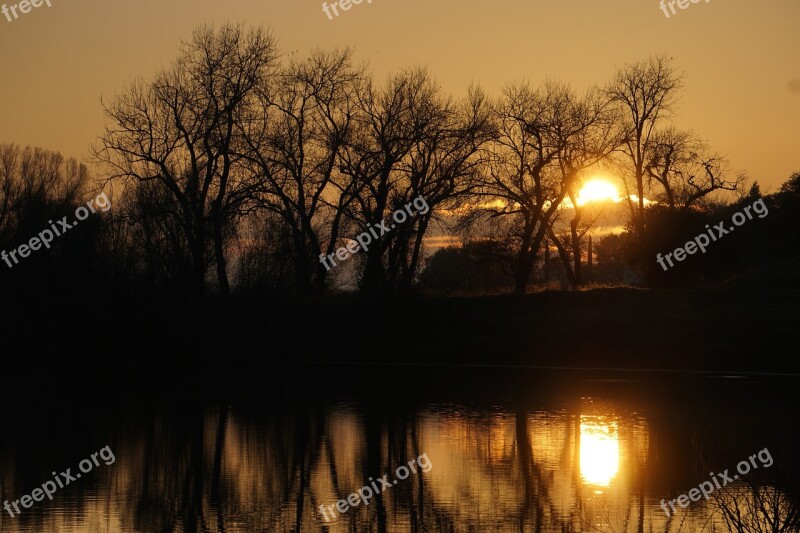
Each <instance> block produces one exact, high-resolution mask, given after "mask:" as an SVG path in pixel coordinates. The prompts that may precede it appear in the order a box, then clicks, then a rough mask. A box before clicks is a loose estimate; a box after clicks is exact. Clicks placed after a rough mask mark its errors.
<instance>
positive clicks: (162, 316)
mask: <svg viewBox="0 0 800 533" xmlns="http://www.w3.org/2000/svg"><path fill="white" fill-rule="evenodd" d="M798 304H800V289H797V288H794V287H791V288H786V287H763V286H752V285H736V286H726V287H719V288H709V289H689V290H653V289H634V288H613V289H595V290H587V291H581V292H544V293H538V294H533V295H529V296H526V297H523V298H513V297H510V296H484V297H451V298H445V297H414V298H407V299H403V300H398V301H393V302H387V301H376V300H369V299H366V298H363V297H360V296H352V295H339V296H324V297H315V298H308V299H299V298H283V299H268V298H263V299H258V300H256V299H239V298H233V299H232V300H231V301H230V302H227V303H225V304H222V303H221V302H214V301H211V302H206V303H204V304H202V305H195V306H186V305H182V304H180V303H176V302H174V301H173V302H138V303H125V304H123V303H120V302H114V301H105V302H104V301H100V300H96V301H82V302H78V303H75V302H74V301H69V300H61V301H60V308H53V307H47V308H45V307H42V306H38V307H37V306H31V307H32V308H30V309H29V310H27V311H25V310H24V309H21V308H16V309H14V308H12V307H11V306H9V305H8V302H7V305H6V306H5V307H4V309H3V314H4V315H6V316H5V317H4V319H3V324H5V328H3V329H6V331H5V335H3V337H4V349H3V350H2V352H3V353H4V354H5V355H6V357H4V359H5V360H6V366H7V368H9V370H12V369H13V368H19V369H20V370H22V369H23V368H30V369H31V370H33V371H35V372H36V373H39V374H41V373H46V372H48V370H49V369H52V370H53V371H55V369H56V368H59V367H63V366H67V367H69V366H70V365H72V364H73V363H75V364H78V362H81V361H82V362H84V365H83V366H86V367H87V368H92V369H95V370H94V371H96V372H99V373H102V372H103V371H102V369H107V370H108V372H109V373H112V374H114V375H118V374H119V372H120V370H122V371H125V372H128V371H129V370H131V369H134V368H135V369H139V368H141V370H142V373H144V374H150V373H153V372H157V373H163V374H164V375H176V376H178V375H187V374H191V372H196V373H199V374H205V373H210V374H212V375H214V374H220V373H224V374H231V373H232V374H237V373H241V375H242V377H246V376H252V375H258V374H259V372H260V371H261V370H260V369H263V371H264V372H270V368H273V367H274V365H276V364H278V365H306V364H317V365H320V364H322V365H333V366H336V365H338V366H342V365H344V366H343V368H344V367H347V366H348V365H349V366H350V367H354V368H358V367H360V366H364V367H370V366H376V365H377V366H383V365H390V366H391V365H422V366H437V365H438V366H444V367H453V366H456V367H459V366H465V367H476V368H480V367H483V366H497V367H504V366H505V367H511V368H513V367H526V368H527V367H534V368H537V367H546V368H562V369H621V370H658V371H679V372H707V371H718V372H723V373H724V372H750V373H779V374H780V373H800V362H799V361H798V359H797V358H796V357H795V355H794V347H795V346H797V344H798V340H800V312H799V311H798V309H800V306H799V305H798ZM51 305H52V304H51ZM20 307H21V306H20ZM79 366H80V365H79ZM126 369H127V370H126Z"/></svg>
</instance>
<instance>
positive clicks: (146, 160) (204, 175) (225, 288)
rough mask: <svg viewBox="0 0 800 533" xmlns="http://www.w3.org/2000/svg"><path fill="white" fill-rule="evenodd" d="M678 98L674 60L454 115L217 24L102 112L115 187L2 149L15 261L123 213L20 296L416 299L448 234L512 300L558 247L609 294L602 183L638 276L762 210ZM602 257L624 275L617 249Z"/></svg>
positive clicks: (3, 232) (3, 237) (33, 272)
mask: <svg viewBox="0 0 800 533" xmlns="http://www.w3.org/2000/svg"><path fill="white" fill-rule="evenodd" d="M681 86H682V74H681V73H680V72H679V71H678V70H677V69H676V68H675V67H674V66H673V65H672V63H671V61H670V60H669V59H668V58H667V57H665V56H654V57H649V58H646V59H644V60H642V61H639V62H637V63H633V64H628V65H625V66H623V67H622V68H620V69H619V71H618V72H617V73H615V74H614V75H613V76H612V78H611V80H610V81H609V82H608V83H606V84H605V85H603V86H601V87H593V88H590V89H589V90H587V91H586V92H584V93H582V94H578V93H577V92H576V91H574V90H573V89H571V88H570V87H569V86H567V85H565V84H560V83H555V82H547V83H544V84H542V85H541V86H538V87H532V86H530V85H529V84H527V83H513V84H510V85H508V86H507V87H506V88H505V89H504V90H503V92H502V94H500V95H499V96H497V97H496V98H490V97H489V96H487V95H486V94H485V93H484V92H483V91H482V90H481V89H479V88H476V87H472V88H470V89H469V91H468V94H467V96H466V97H464V98H461V99H456V98H453V97H451V96H449V95H447V94H445V93H444V92H443V91H442V90H441V89H440V88H439V87H438V86H437V84H436V83H435V82H434V80H433V78H432V76H431V75H430V74H429V73H427V72H426V71H424V70H421V69H408V70H403V71H400V72H398V73H396V74H394V75H392V76H391V77H389V78H388V79H386V80H384V81H377V80H375V79H374V77H373V76H372V75H371V74H370V73H369V71H368V69H367V68H366V67H365V66H362V65H357V64H355V62H354V60H353V56H352V52H351V51H350V50H339V51H317V52H313V53H311V54H310V55H309V56H307V57H295V56H293V55H290V56H288V57H287V56H286V55H281V53H280V51H279V49H278V46H277V43H276V40H275V38H274V37H273V36H272V35H271V34H270V33H269V32H268V31H266V30H263V29H252V30H251V29H245V28H244V27H243V26H240V25H225V26H222V27H219V28H214V27H211V26H206V27H201V28H199V29H198V30H197V31H196V32H195V33H194V35H193V37H192V38H191V39H190V40H189V41H187V42H186V43H184V44H183V45H182V46H181V49H180V50H179V53H178V56H177V58H176V59H175V60H174V61H173V62H172V63H171V64H170V66H169V67H167V68H164V69H163V70H161V71H160V72H159V73H158V74H157V75H155V76H154V77H153V78H152V79H150V80H141V79H140V80H137V81H134V82H132V83H131V84H130V85H129V86H127V87H125V88H124V89H123V90H122V91H121V92H120V93H119V94H118V95H117V96H116V97H114V98H113V99H111V100H110V101H104V102H103V109H104V112H105V115H106V118H107V126H106V130H105V132H104V134H103V135H102V136H101V138H100V139H99V141H98V143H97V144H96V145H95V146H94V147H93V149H92V158H93V163H95V164H97V165H98V168H99V169H100V170H99V171H98V172H99V178H102V179H99V181H98V180H91V179H90V178H89V176H88V173H87V171H86V168H85V167H83V166H81V165H79V164H78V163H76V162H75V161H72V160H69V161H63V160H62V159H61V158H60V156H58V155H56V154H52V153H48V152H44V151H42V150H38V149H30V148H28V149H24V150H23V149H21V148H19V147H16V146H13V145H4V146H3V147H2V149H1V150H0V159H1V160H0V173H2V174H0V187H2V190H1V191H0V209H2V211H0V246H4V247H6V248H8V247H10V246H16V245H17V244H16V243H18V242H22V241H24V240H27V238H29V237H30V236H31V235H35V233H36V231H40V229H41V228H42V227H45V223H46V222H47V220H49V219H50V218H60V217H61V216H64V215H66V214H70V213H71V212H72V210H73V209H74V206H75V205H78V204H80V203H83V202H85V200H86V197H87V195H91V194H95V193H96V192H97V191H99V190H101V189H103V190H106V191H108V192H109V196H111V198H112V201H113V209H112V210H111V212H110V214H105V215H102V216H93V218H92V219H91V220H92V222H91V224H89V223H87V224H86V225H85V226H84V227H82V228H81V230H80V231H76V232H75V234H74V235H69V236H68V237H65V238H64V239H61V240H60V241H59V242H58V243H57V247H55V248H54V249H52V250H49V251H47V253H39V254H37V257H35V258H31V260H28V262H26V264H25V265H19V266H17V267H15V268H14V269H13V272H11V274H10V275H9V276H10V277H4V278H3V279H12V278H13V283H11V284H9V286H12V285H13V287H16V288H17V289H19V290H25V289H20V287H41V285H40V283H42V280H41V276H47V278H48V279H47V282H46V283H53V284H57V283H60V280H61V281H65V278H69V282H67V281H65V283H68V284H69V283H73V284H74V283H76V282H77V281H79V280H81V279H83V278H84V277H92V278H93V279H94V280H95V281H96V280H102V281H103V284H104V286H105V287H108V288H109V290H113V291H114V292H115V293H119V294H134V293H135V294H147V293H154V294H171V293H180V294H192V295H203V294H209V293H216V294H221V295H227V294H230V293H231V292H232V291H234V290H236V291H242V292H255V291H287V290H288V291H292V292H298V293H303V294H309V293H318V292H323V291H326V290H329V289H331V288H337V287H342V286H347V285H353V286H357V287H359V288H360V289H361V290H363V291H365V292H369V293H379V294H398V293H404V292H408V291H409V290H412V289H413V288H414V287H415V286H417V285H418V284H419V283H420V281H421V280H425V279H426V276H422V277H421V276H420V274H421V272H422V271H423V268H424V267H425V263H426V259H425V257H426V253H425V238H426V237H430V236H431V235H432V234H434V233H438V234H440V235H441V234H445V233H449V234H457V235H460V236H461V237H462V238H463V239H465V240H467V241H469V242H471V243H472V244H470V246H472V247H476V246H477V247H478V248H480V247H483V248H488V249H491V248H492V247H493V244H492V243H501V246H500V247H501V249H502V250H501V251H502V254H504V255H503V257H504V259H503V260H504V261H505V263H504V265H505V266H504V272H505V273H506V274H507V275H508V276H509V279H510V284H509V289H510V290H513V291H514V292H515V293H518V294H522V293H524V292H526V291H527V290H528V288H529V285H530V284H531V282H532V281H535V276H534V275H535V272H536V270H537V268H538V267H537V265H539V267H541V263H542V260H543V251H544V250H547V256H548V257H549V255H550V250H553V251H554V257H555V258H557V259H555V260H557V261H559V262H560V264H561V267H560V268H561V271H562V272H563V274H564V276H565V277H566V279H567V280H568V281H569V283H570V284H571V285H572V286H574V287H578V286H581V285H583V284H585V283H586V282H587V281H590V280H589V279H588V277H587V275H586V273H585V264H586V262H587V253H588V250H587V248H586V245H587V242H586V241H587V235H588V233H589V230H590V228H591V226H592V224H593V222H594V220H595V217H594V216H593V215H592V214H591V213H590V211H591V208H590V207H588V206H585V205H582V204H581V203H580V202H579V201H578V193H579V191H580V189H581V186H582V185H583V183H584V182H585V180H586V179H587V178H589V177H591V176H592V175H593V174H594V173H596V172H598V171H599V170H603V171H606V172H608V173H611V174H613V175H615V176H621V177H624V180H623V181H622V182H621V185H622V186H623V187H624V188H625V189H626V190H625V191H624V192H625V195H626V197H627V198H628V199H629V200H628V208H629V225H630V231H629V233H628V236H627V237H626V239H627V241H629V243H628V244H626V247H627V249H628V250H629V252H630V253H628V255H627V256H626V258H625V262H626V263H627V264H629V265H631V266H632V267H637V265H638V266H642V265H644V264H645V261H644V259H643V258H644V257H646V256H647V254H649V253H651V248H653V249H658V250H659V251H662V249H661V248H658V247H654V242H655V241H653V240H652V238H651V237H652V235H655V234H658V235H659V237H658V238H659V239H661V238H662V237H661V236H660V235H661V233H659V232H660V231H662V230H661V229H660V230H658V231H656V230H655V229H654V227H655V226H654V224H655V225H656V226H657V225H658V224H659V223H662V222H658V221H663V220H669V217H673V216H674V217H680V216H687V217H691V216H694V215H696V214H698V213H700V214H702V213H711V212H712V209H718V208H719V206H720V205H721V204H720V201H721V199H722V197H721V196H720V194H721V193H722V194H724V193H729V194H732V195H733V197H734V198H737V197H739V198H740V197H743V196H744V194H743V187H744V185H745V181H746V178H745V176H744V175H742V174H740V173H738V174H737V173H732V172H731V170H730V169H729V168H728V165H727V162H726V160H725V158H724V157H722V156H720V155H719V154H716V153H714V152H713V151H712V150H711V149H710V148H709V147H708V146H707V145H706V143H705V142H703V141H702V140H701V138H700V137H698V136H697V135H696V134H695V133H693V132H690V131H680V130H678V129H676V128H675V127H674V126H673V125H672V124H671V123H670V114H671V112H672V111H673V109H674V105H675V102H676V100H677V97H678V95H679V94H680V90H681ZM419 196H422V197H423V198H424V199H425V202H426V203H427V205H428V206H429V207H430V209H429V210H427V211H425V212H424V213H423V212H417V213H414V215H413V216H412V217H410V220H409V221H407V222H406V223H404V224H401V225H398V226H397V227H396V228H395V229H393V230H392V231H390V232H389V233H387V234H385V235H383V236H382V237H381V238H379V239H377V240H376V241H375V242H374V243H373V244H372V245H371V246H370V248H369V249H368V250H367V251H365V252H363V253H360V254H358V255H357V256H354V257H353V259H351V260H350V261H349V262H348V265H347V266H346V267H345V266H340V267H337V268H334V269H332V270H331V271H328V270H327V269H326V268H325V267H324V266H323V264H322V262H321V261H320V256H324V255H328V254H331V253H334V252H335V250H336V249H337V248H339V247H341V246H343V245H344V244H346V243H347V241H348V239H352V238H353V236H355V235H357V234H359V233H361V232H363V231H365V230H366V229H367V228H368V227H370V226H375V225H376V224H379V223H381V222H382V221H385V220H386V219H387V217H389V216H390V215H391V213H392V212H394V211H395V210H398V209H402V208H403V206H404V205H406V204H408V202H410V201H411V200H412V199H413V198H416V197H419ZM645 197H647V198H649V199H651V200H655V201H657V202H658V203H657V205H658V206H659V207H658V209H651V208H648V207H647V206H646V204H645V200H644V199H645ZM567 207H569V208H567ZM659 213H661V214H659ZM663 213H667V215H663ZM660 216H661V217H662V218H658V217H660ZM664 216H666V218H663V217H664ZM706 216H707V215H706ZM662 229H663V228H662ZM34 230H35V231H34ZM678 231H679V230H678V229H675V231H674V233H673V234H674V235H679V236H678V237H677V238H678V239H683V238H684V236H683V235H682V232H683V229H681V230H680V231H681V233H680V234H679V233H678ZM667 232H669V231H668V230H667ZM651 234H652V235H651ZM685 238H686V239H688V238H689V236H685ZM667 240H668V239H667ZM481 243H484V244H481ZM486 243H489V244H486ZM659 244H660V243H659ZM631 251H635V253H633V252H631ZM595 252H597V257H598V258H601V257H602V255H601V254H606V255H607V256H608V257H609V261H612V260H616V259H617V257H616V256H615V255H613V254H615V253H616V252H612V251H611V245H610V244H609V245H608V246H605V248H604V247H603V246H600V249H598V250H595ZM448 253H452V252H448ZM612 256H613V257H612ZM593 257H594V256H593ZM431 264H432V262H431ZM0 266H2V265H0ZM59 272H60V273H62V274H59ZM7 274H8V272H7ZM646 274H647V273H646V272H645V273H644V275H646ZM427 279H429V280H430V279H432V278H431V276H427Z"/></svg>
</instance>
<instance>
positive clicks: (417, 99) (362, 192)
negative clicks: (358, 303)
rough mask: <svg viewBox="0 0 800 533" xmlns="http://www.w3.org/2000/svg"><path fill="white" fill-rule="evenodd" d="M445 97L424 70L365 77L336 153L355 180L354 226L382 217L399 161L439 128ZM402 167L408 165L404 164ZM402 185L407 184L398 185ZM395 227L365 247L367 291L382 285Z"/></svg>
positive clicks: (399, 175)
mask: <svg viewBox="0 0 800 533" xmlns="http://www.w3.org/2000/svg"><path fill="white" fill-rule="evenodd" d="M448 106H449V104H448V102H447V101H446V100H444V99H442V98H441V96H440V95H439V88H438V87H437V86H436V85H435V84H434V83H433V81H432V80H431V78H430V75H429V74H428V73H427V72H425V71H423V70H419V69H417V70H409V71H404V72H401V73H399V74H396V75H394V76H392V77H391V78H390V79H389V81H388V82H387V83H386V85H385V86H383V87H379V86H376V84H375V82H374V81H373V80H371V79H369V80H367V81H366V82H365V83H364V85H363V87H362V88H361V90H360V91H359V93H358V111H359V112H358V115H357V119H356V120H355V122H354V126H355V131H354V134H353V136H352V138H351V140H350V142H348V143H347V144H346V146H345V147H344V149H343V151H342V155H341V173H342V174H343V175H344V176H345V177H346V178H347V180H348V183H349V182H350V181H352V183H353V184H354V186H353V187H352V189H351V190H350V191H347V192H348V194H350V195H352V197H353V201H352V205H351V207H350V208H349V209H348V216H349V218H350V219H351V220H352V221H353V222H354V223H355V224H356V227H357V231H366V230H367V228H368V227H369V226H371V225H373V226H374V225H377V224H379V223H381V222H383V221H384V220H385V218H386V216H387V215H388V214H389V213H390V212H391V210H392V209H393V207H395V206H396V205H397V202H396V201H395V202H394V203H392V201H393V199H397V198H401V199H402V198H403V193H402V192H400V193H398V184H399V183H407V179H408V177H407V175H405V172H404V163H405V164H406V165H407V163H408V162H407V158H408V157H410V156H411V153H412V151H413V150H414V149H415V148H417V147H419V145H420V143H421V142H423V140H424V139H426V138H431V137H432V136H433V135H434V132H435V131H436V130H437V128H441V126H442V124H443V121H444V120H445V118H446V117H447V115H448ZM406 169H407V167H406ZM401 187H402V189H403V190H406V191H407V190H408V189H407V187H405V186H402V185H401ZM395 238H397V233H396V232H390V233H389V234H388V235H386V236H379V237H378V238H377V239H376V240H375V241H373V242H372V243H371V244H370V246H369V249H368V250H367V251H366V252H365V254H366V259H365V267H364V272H363V274H362V276H361V287H362V288H363V289H365V290H367V291H381V290H384V289H386V287H385V284H386V279H387V272H386V264H385V263H384V256H385V254H386V252H387V250H388V249H389V247H390V244H391V242H392V240H393V239H395Z"/></svg>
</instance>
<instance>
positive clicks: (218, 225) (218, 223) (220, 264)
mask: <svg viewBox="0 0 800 533" xmlns="http://www.w3.org/2000/svg"><path fill="white" fill-rule="evenodd" d="M215 211H216V210H215ZM221 218H222V216H221V214H220V213H219V212H215V213H214V259H215V260H216V261H215V262H216V265H217V282H218V283H219V292H220V295H222V297H223V298H227V297H228V296H230V295H231V287H230V284H229V283H228V269H227V263H226V261H225V242H224V239H223V236H222V220H221Z"/></svg>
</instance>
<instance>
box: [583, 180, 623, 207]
mask: <svg viewBox="0 0 800 533" xmlns="http://www.w3.org/2000/svg"><path fill="white" fill-rule="evenodd" d="M576 200H577V203H578V205H584V204H587V203H589V202H619V201H620V200H621V198H620V196H619V192H617V187H616V186H615V185H614V184H613V183H611V182H610V181H608V180H607V179H604V178H595V179H591V180H589V181H587V182H586V183H584V184H583V187H581V190H580V191H579V192H578V198H577V199H576Z"/></svg>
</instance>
